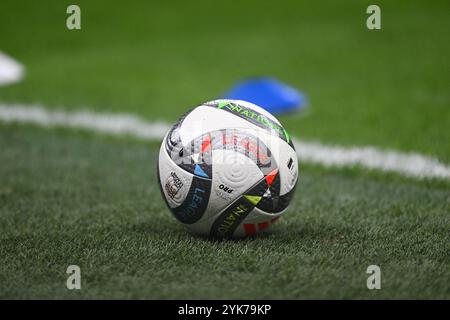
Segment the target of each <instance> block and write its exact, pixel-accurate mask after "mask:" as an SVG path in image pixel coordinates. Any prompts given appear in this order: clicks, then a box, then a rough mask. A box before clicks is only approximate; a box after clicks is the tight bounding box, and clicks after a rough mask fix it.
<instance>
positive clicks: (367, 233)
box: [0, 125, 450, 299]
mask: <svg viewBox="0 0 450 320" xmlns="http://www.w3.org/2000/svg"><path fill="white" fill-rule="evenodd" d="M0 145H1V146H2V152H0V163H1V164H2V165H1V166H0V177H2V183H1V186H0V202H1V204H2V205H1V206H0V298H281V299H286V298H450V268H449V262H450V261H449V256H448V244H449V237H448V225H449V223H450V221H449V215H448V212H449V204H450V198H449V188H446V187H439V186H434V187H430V185H424V184H423V183H418V182H415V181H414V180H405V181H401V180H395V179H394V180H392V179H389V178H388V177H384V176H379V177H377V176H364V175H363V176H362V177H361V176H358V175H349V174H343V173H341V172H340V171H334V170H327V171H324V170H323V169H320V168H314V167H308V166H306V167H305V168H304V169H303V171H302V174H301V179H300V184H299V188H298V191H297V196H296V198H295V200H294V202H293V204H292V206H291V209H290V210H289V212H288V213H287V214H286V215H285V217H283V218H282V219H280V222H279V223H278V224H276V225H274V226H273V228H272V229H271V230H269V231H267V232H266V233H264V234H262V235H261V236H260V237H257V238H256V239H253V240H245V241H228V242H219V243H214V242H210V241H208V240H204V239H200V238H196V237H193V236H191V235H189V234H188V233H187V232H185V230H184V229H183V228H182V227H181V226H180V225H179V224H177V223H176V222H175V219H174V218H173V217H171V215H170V213H169V211H168V210H167V209H166V208H165V205H164V202H163V201H162V200H161V199H160V195H159V190H158V186H157V182H156V178H155V165H156V163H155V160H156V157H157V150H158V146H157V145H156V144H148V143H142V142H139V141H134V140H129V139H126V138H123V139H114V138H109V137H104V136H90V135H86V134H79V133H76V132H73V131H65V130H48V129H35V128H29V127H24V126H5V125H4V126H2V127H1V128H0ZM70 264H77V265H79V266H80V267H81V270H82V290H80V291H69V290H67V289H66V288H65V282H66V277H67V275H66V273H65V271H66V268H67V266H68V265H70ZM371 264H378V265H380V266H381V270H382V289H381V290H379V291H376V290H375V291H369V290H368V289H366V277H367V275H366V273H365V271H366V268H367V266H369V265H371Z"/></svg>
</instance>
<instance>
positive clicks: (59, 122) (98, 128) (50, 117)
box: [0, 104, 450, 179]
mask: <svg viewBox="0 0 450 320" xmlns="http://www.w3.org/2000/svg"><path fill="white" fill-rule="evenodd" d="M0 120H1V121H3V122H6V123H29V124H34V125H39V126H43V127H68V128H75V129H85V130H90V131H95V132H102V133H108V134H113V135H130V136H134V137H137V138H142V139H145V140H161V139H163V138H164V136H165V134H166V133H167V131H168V130H169V129H170V125H169V124H167V123H163V122H147V121H145V120H142V119H140V118H138V117H136V116H133V115H129V114H120V113H116V114H111V113H94V112H90V111H53V110H48V109H45V108H44V107H41V106H25V105H7V104H0ZM294 143H295V147H296V149H297V154H298V156H299V159H300V161H301V162H302V161H304V162H309V163H316V164H320V165H323V166H325V167H338V168H339V167H352V166H355V165H357V166H360V167H363V168H367V169H371V170H379V171H384V172H395V173H398V174H401V175H404V176H407V177H414V178H439V179H450V166H448V165H446V164H443V163H441V162H439V161H438V160H437V159H436V158H433V157H430V156H425V155H421V154H418V153H402V152H397V151H393V150H380V149H377V148H375V147H340V146H330V145H324V144H321V143H315V142H305V141H299V140H298V139H294Z"/></svg>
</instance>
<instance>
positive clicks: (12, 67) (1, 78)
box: [0, 51, 24, 86]
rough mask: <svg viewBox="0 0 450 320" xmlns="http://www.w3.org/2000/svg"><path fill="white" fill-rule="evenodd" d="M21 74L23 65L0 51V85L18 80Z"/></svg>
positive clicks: (21, 76)
mask: <svg viewBox="0 0 450 320" xmlns="http://www.w3.org/2000/svg"><path fill="white" fill-rule="evenodd" d="M23 76H24V67H23V66H22V65H21V64H20V63H19V62H17V61H15V60H14V59H13V58H11V57H9V56H7V55H6V54H4V53H2V52H1V51H0V86H3V85H7V84H12V83H15V82H19V81H21V80H22V79H23Z"/></svg>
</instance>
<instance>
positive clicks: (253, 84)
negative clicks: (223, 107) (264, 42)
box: [223, 77, 307, 114]
mask: <svg viewBox="0 0 450 320" xmlns="http://www.w3.org/2000/svg"><path fill="white" fill-rule="evenodd" d="M223 98H224V99H236V100H245V101H248V102H252V103H254V104H256V105H258V106H261V107H263V108H264V109H266V110H267V111H269V112H270V113H272V114H282V113H285V112H292V111H298V110H300V109H302V108H304V107H305V106H306V103H307V99H306V96H305V95H304V94H303V93H301V92H300V91H298V90H297V89H295V88H293V87H291V86H289V85H287V84H285V83H283V82H281V81H279V80H277V79H274V78H269V77H263V78H254V79H248V80H243V81H240V82H238V83H237V84H236V85H235V86H234V87H232V88H231V89H230V90H229V91H228V92H227V93H225V95H224V97H223Z"/></svg>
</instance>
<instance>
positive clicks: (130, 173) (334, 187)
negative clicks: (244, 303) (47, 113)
mask: <svg viewBox="0 0 450 320" xmlns="http://www.w3.org/2000/svg"><path fill="white" fill-rule="evenodd" d="M69 4H72V3H71V2H66V1H56V0H55V1H49V0H46V1H42V2H36V1H22V2H20V3H18V2H17V1H12V0H4V1H2V5H1V8H0V50H1V51H2V52H5V53H7V54H8V55H9V56H11V57H13V58H14V59H16V60H17V61H19V62H20V63H21V64H23V66H24V68H25V76H24V78H23V80H22V81H20V82H17V83H14V84H10V85H6V86H0V105H3V106H17V105H21V106H25V107H27V106H30V107H31V106H32V105H39V106H42V107H43V108H45V109H46V110H56V111H67V112H76V111H79V110H84V111H89V112H96V113H99V114H103V113H109V114H116V113H126V114H131V115H135V116H138V117H140V118H142V119H144V120H145V121H148V122H149V123H153V122H164V123H173V122H175V120H176V119H177V118H179V117H180V116H181V115H182V114H183V113H185V112H186V111H188V110H189V109H190V108H192V107H194V106H196V105H198V104H200V103H202V102H205V101H208V100H212V99H215V98H218V97H220V96H221V95H222V94H223V92H225V91H226V90H227V89H228V88H229V87H230V86H231V85H232V84H233V83H234V82H235V81H237V80H240V79H242V78H245V77H251V76H259V75H270V76H274V77H277V78H279V79H282V80H283V81H285V82H287V83H289V84H291V85H293V86H294V87H297V88H300V89H301V90H302V91H303V92H305V93H306V94H307V96H308V98H309V101H310V102H309V106H308V108H307V109H306V110H303V111H302V112H299V113H297V114H287V115H282V116H280V117H279V119H280V121H281V122H282V123H283V125H284V126H285V128H286V129H287V130H288V131H289V133H290V135H292V136H293V137H296V138H298V139H299V141H307V142H310V141H312V142H315V143H323V144H325V145H330V146H333V145H336V146H341V147H342V148H351V147H355V148H358V147H361V148H364V147H367V146H371V147H374V148H376V149H377V150H395V151H397V152H399V153H402V154H408V153H417V154H421V155H424V156H426V157H430V158H433V159H436V160H437V161H439V162H440V163H441V164H443V165H444V166H446V167H447V168H448V166H449V164H450V144H449V142H450V130H449V127H450V109H449V108H450V90H449V88H450V87H449V85H450V60H449V59H448V57H449V56H450V43H449V41H448V30H450V5H449V3H448V1H433V2H430V3H427V2H423V1H395V2H393V1H390V2H388V1H380V2H378V5H379V6H380V7H381V9H382V29H381V30H368V29H367V27H366V19H367V14H366V12H365V11H366V8H367V6H368V5H369V4H371V3H369V2H364V1H345V2H342V3H339V4H337V3H336V2H333V1H322V0H321V1H315V2H308V3H307V2H300V1H281V2H262V1H256V0H255V1H242V2H239V4H233V3H231V2H225V1H223V2H220V3H219V2H211V1H196V2H195V3H191V2H186V1H184V2H183V1H171V2H163V1H161V2H159V1H136V2H127V3H126V4H125V3H124V2H112V1H95V2H93V1H81V0H80V1H77V2H76V4H78V5H79V6H80V8H81V10H82V18H81V19H82V20H81V21H82V28H81V30H68V29H67V28H66V18H67V16H68V15H67V14H66V8H67V6H68V5H69ZM159 146H160V141H157V140H154V141H149V140H146V139H139V138H136V137H133V136H130V135H126V134H124V135H110V134H107V133H98V132H93V131H92V130H85V129H79V128H78V129H77V128H75V129H74V128H68V127H64V126H58V127H56V128H55V127H42V126H40V125H34V124H27V123H21V122H14V123H6V122H2V121H0V298H3V299H6V298H38V299H41V298H43V299H54V298H63V299H78V298H82V299H89V298H101V299H109V298H113V299H116V298H125V299H130V298H135V299H158V298H168V299H189V298H190V299H314V298H319V299H341V298H344V299H383V298H387V299H394V298H402V299H415V298H423V299H437V298H440V299H450V257H449V252H450V233H449V231H450V180H449V179H448V178H427V177H425V178H413V177H406V176H404V175H402V174H400V173H395V172H385V171H382V170H370V169H367V167H365V166H345V167H324V166H323V165H320V164H317V163H314V162H308V161H304V162H302V161H301V162H300V178H299V184H298V187H297V190H296V195H295V197H294V200H293V202H292V203H291V205H290V207H289V209H288V211H287V212H286V213H285V214H284V216H283V217H282V218H281V219H279V221H278V222H277V223H276V224H274V225H273V226H271V227H270V228H269V229H268V230H267V231H265V232H263V233H261V234H260V235H258V236H256V237H255V238H252V239H246V240H241V241H221V242H214V241H209V240H206V239H203V238H199V237H195V236H192V235H190V234H189V233H187V232H186V231H185V230H184V229H183V227H182V226H181V225H180V224H179V223H177V222H176V220H175V219H174V218H173V217H172V216H171V214H170V212H169V210H168V209H167V208H166V205H165V203H164V201H163V199H162V197H161V194H160V191H159V186H158V182H157V177H156V162H157V159H158V152H159ZM69 265H78V266H80V268H81V274H82V289H81V290H68V289H67V287H66V280H67V277H68V274H67V273H66V269H67V267H68V266H69ZM370 265H377V266H379V267H380V269H381V289H380V290H368V288H367V286H366V281H367V278H368V277H369V274H367V273H366V270H367V268H368V266H370Z"/></svg>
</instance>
